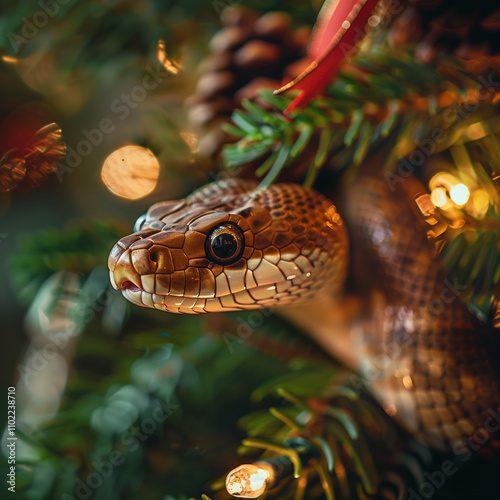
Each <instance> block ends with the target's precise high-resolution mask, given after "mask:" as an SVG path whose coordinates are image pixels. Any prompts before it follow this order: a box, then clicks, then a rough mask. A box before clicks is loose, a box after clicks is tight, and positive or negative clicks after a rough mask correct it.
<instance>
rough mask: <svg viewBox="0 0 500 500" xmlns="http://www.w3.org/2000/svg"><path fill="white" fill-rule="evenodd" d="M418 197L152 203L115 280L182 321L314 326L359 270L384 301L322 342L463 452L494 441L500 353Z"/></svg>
mask: <svg viewBox="0 0 500 500" xmlns="http://www.w3.org/2000/svg"><path fill="white" fill-rule="evenodd" d="M419 192H423V186H421V185H420V184H419V181H417V180H412V179H411V178H410V179H407V180H406V181H405V183H404V187H401V189H398V190H397V191H396V192H393V191H391V189H389V186H388V185H387V182H385V180H384V179H383V178H381V177H377V176H365V177H362V178H360V179H359V180H357V181H356V182H353V183H351V188H350V189H348V190H346V196H345V198H346V202H345V203H344V205H345V206H344V208H345V214H344V215H343V216H341V215H340V213H339V211H338V210H337V208H336V206H335V205H334V204H333V203H332V202H331V201H330V200H329V198H328V197H326V196H324V195H323V194H320V193H319V192H317V191H315V190H313V189H309V188H305V187H303V186H302V185H299V184H294V183H273V184H271V186H269V187H267V188H265V189H262V188H260V187H259V185H258V184H257V182H255V181H252V180H247V179H238V178H229V179H223V180H219V181H217V182H212V183H210V184H207V185H205V186H203V187H202V188H200V189H198V190H197V191H195V192H194V193H192V194H191V195H189V196H187V197H186V198H184V199H181V200H175V201H164V202H160V203H156V204H154V205H153V206H151V208H149V210H148V211H147V212H146V214H144V215H143V216H141V217H140V218H139V219H138V220H137V222H136V224H135V227H134V232H133V233H132V234H131V235H128V236H126V237H124V238H122V239H120V240H119V241H118V242H117V243H116V244H115V245H114V247H113V248H112V250H111V252H110V256H109V263H108V265H109V271H110V280H111V283H112V285H113V287H114V288H115V289H117V290H121V292H122V294H123V295H124V297H125V298H126V299H127V300H129V301H130V302H132V303H133V304H136V305H138V306H143V307H148V308H154V309H158V310H161V311H166V312H170V313H181V314H200V313H212V312H224V311H241V310H247V309H257V308H277V311H278V310H287V308H288V310H289V311H290V310H291V311H292V316H293V314H295V317H300V318H301V321H302V322H303V323H304V324H305V325H306V329H307V327H308V326H310V325H311V324H312V325H313V326H312V327H311V328H310V329H311V330H314V322H315V319H316V320H318V318H320V317H322V318H323V320H324V318H327V319H326V320H324V321H323V322H324V323H325V321H326V322H328V317H329V313H330V311H333V309H334V307H333V306H332V307H331V308H330V306H328V305H326V306H325V305H324V304H325V301H324V300H322V299H324V298H325V297H331V298H332V300H337V299H336V297H337V298H338V297H339V295H341V294H342V292H343V289H344V287H345V282H346V277H347V276H348V274H349V275H352V276H353V278H352V279H353V280H354V282H355V283H357V284H358V285H357V286H358V290H360V291H361V292H362V293H364V294H365V295H367V296H369V295H370V294H371V296H372V297H373V296H375V297H377V300H375V301H374V302H373V301H372V305H371V306H370V307H368V306H367V307H366V308H364V309H363V310H362V311H361V316H362V317H363V318H362V324H361V327H359V325H357V326H356V327H355V328H347V329H342V328H338V329H337V328H336V327H335V325H334V324H333V323H332V324H331V325H328V324H327V323H326V328H323V330H322V333H321V334H320V335H319V338H320V343H321V342H323V343H324V344H325V345H326V344H327V345H335V344H336V343H339V344H341V343H344V348H343V350H342V349H341V350H340V351H339V352H344V353H345V354H346V356H345V357H346V358H347V357H349V356H350V357H351V359H354V362H353V363H351V364H352V365H353V366H354V367H355V368H356V370H358V371H359V372H360V373H361V374H362V375H363V377H364V379H365V380H366V383H367V386H368V387H369V389H370V391H371V392H372V394H373V395H374V396H375V398H376V399H377V400H378V401H379V403H380V404H381V405H382V407H383V408H384V410H386V412H387V413H388V414H389V415H391V416H392V417H394V418H395V419H396V421H398V422H399V423H400V424H401V425H402V426H403V427H404V428H406V429H407V430H408V431H409V432H410V433H411V434H413V435H414V436H416V437H417V438H418V439H421V440H422V441H424V442H426V443H429V444H431V445H432V446H433V447H436V448H440V449H446V450H450V449H452V450H453V451H455V452H456V453H465V452H464V446H465V445H464V437H466V436H468V437H469V438H470V439H476V440H477V441H479V440H480V439H483V438H484V435H485V433H486V434H487V437H488V440H489V439H490V435H493V434H494V432H495V431H496V430H497V429H498V428H500V425H499V424H500V407H499V405H500V392H499V389H498V387H497V384H496V380H497V379H498V377H497V373H496V371H495V368H494V364H495V363H494V360H492V361H491V362H490V358H492V357H494V353H495V352H498V349H497V350H496V351H495V350H492V349H491V348H490V347H489V346H488V344H487V342H486V341H485V338H484V336H482V335H481V333H480V332H478V328H477V326H476V325H474V324H473V321H472V319H471V315H470V313H469V311H468V310H467V309H466V308H465V307H464V305H463V303H462V301H461V300H460V293H461V288H460V286H459V285H458V284H455V283H454V282H453V281H452V280H451V278H449V277H448V275H447V273H446V271H445V269H444V266H443V264H442V262H441V259H439V257H438V256H436V252H435V250H434V248H433V247H432V245H431V244H430V242H429V241H428V238H427V236H426V232H425V228H423V227H422V226H421V225H422V222H423V221H422V217H419V215H418V213H417V210H416V206H415V203H414V202H413V200H414V198H415V194H416V193H417V194H418V193H419ZM373 294H375V295H373ZM369 300H370V299H368V302H367V303H369ZM318 304H321V308H322V313H321V314H318V315H316V313H315V312H314V311H315V307H316V310H318V307H317V306H318ZM301 305H302V309H301ZM324 326H325V324H323V327H324ZM325 332H326V333H325ZM313 337H314V335H313ZM316 338H318V335H316ZM325 339H326V340H325ZM345 346H347V347H345ZM333 350H335V349H333ZM335 354H336V355H337V352H335ZM340 357H342V354H341V355H340ZM482 442H483V443H484V440H483V441H482ZM488 442H489V441H488Z"/></svg>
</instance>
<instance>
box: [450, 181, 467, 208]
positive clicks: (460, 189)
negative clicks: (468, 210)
mask: <svg viewBox="0 0 500 500" xmlns="http://www.w3.org/2000/svg"><path fill="white" fill-rule="evenodd" d="M469 196H470V192H469V189H468V188H467V186H466V185H465V184H456V185H455V186H453V187H452V188H451V189H450V198H451V200H452V201H453V203H455V204H456V205H458V206H462V205H465V204H466V203H467V200H468V199H469Z"/></svg>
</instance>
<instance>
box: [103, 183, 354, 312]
mask: <svg viewBox="0 0 500 500" xmlns="http://www.w3.org/2000/svg"><path fill="white" fill-rule="evenodd" d="M221 225H222V226H223V227H225V228H226V229H228V230H230V231H233V229H234V226H236V233H234V232H233V234H235V235H236V238H235V239H236V240H238V239H241V242H239V241H237V242H236V243H238V245H236V246H239V245H241V248H239V249H237V251H236V254H238V253H240V255H241V256H240V257H239V258H238V259H237V260H236V261H235V262H233V263H230V264H229V265H221V264H220V263H219V262H216V261H214V259H211V258H207V256H208V255H207V244H208V243H207V235H210V233H211V232H213V231H214V230H216V229H217V228H219V227H220V226H221ZM223 232H227V231H223ZM209 251H210V250H208V252H209ZM236 256H237V255H236ZM208 257H209V256H208ZM346 259H347V237H346V232H345V228H344V226H343V224H342V220H341V219H340V216H339V215H338V213H337V211H336V209H335V207H334V206H333V205H332V203H331V202H330V201H328V200H327V199H326V198H325V197H323V196H321V195H319V194H318V193H315V192H314V191H311V190H305V189H303V188H302V187H300V186H299V185H297V184H280V185H276V186H272V187H270V188H269V189H267V190H259V189H257V184H256V183H254V182H250V181H244V180H226V181H222V182H219V183H213V184H208V185H207V186H205V187H203V188H201V189H199V190H198V191H196V192H195V193H193V194H192V195H191V196H189V197H187V198H186V199H185V200H180V201H176V202H164V203H158V204H156V205H153V206H152V207H151V208H150V209H149V210H148V212H147V216H146V219H145V221H144V222H143V224H142V226H141V228H140V230H139V231H138V232H136V233H134V234H132V235H130V236H127V237H125V238H122V239H121V240H120V241H119V242H118V243H117V244H116V245H115V246H114V247H113V249H112V251H111V255H110V258H109V269H110V276H111V282H112V284H113V286H115V288H117V289H118V288H121V289H122V291H123V294H124V296H125V297H126V298H127V299H128V300H130V301H131V302H133V303H134V304H138V305H140V306H145V307H154V308H156V309H160V310H163V311H168V312H175V313H187V314H196V313H205V312H214V311H235V310H241V309H249V308H260V307H274V306H277V305H281V304H286V303H288V302H291V301H295V300H297V299H304V298H307V297H310V296H311V295H314V294H315V293H317V291H318V290H321V289H322V288H324V287H332V286H336V285H337V286H338V285H341V284H342V282H343V280H344V277H345V273H346V268H347V260H346Z"/></svg>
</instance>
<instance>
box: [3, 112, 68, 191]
mask: <svg viewBox="0 0 500 500" xmlns="http://www.w3.org/2000/svg"><path fill="white" fill-rule="evenodd" d="M40 108H42V106H38V105H37V104H36V103H28V104H27V105H22V106H19V107H18V108H16V109H15V110H14V111H13V112H12V113H11V114H10V115H9V116H8V117H7V118H6V119H5V120H4V121H3V122H1V123H0V192H7V191H11V190H13V189H16V188H19V187H22V188H27V189H33V188H36V187H38V186H40V185H41V184H42V183H43V182H45V181H46V180H47V178H48V177H49V175H50V174H51V173H54V172H56V170H57V165H55V162H58V161H63V160H64V157H65V155H66V145H65V144H64V142H63V141H62V138H61V129H60V128H59V126H58V125H57V124H56V123H48V124H47V121H46V120H47V118H48V117H47V114H46V113H44V112H42V111H41V110H40Z"/></svg>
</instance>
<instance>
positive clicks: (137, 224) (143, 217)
mask: <svg viewBox="0 0 500 500" xmlns="http://www.w3.org/2000/svg"><path fill="white" fill-rule="evenodd" d="M146 216H147V214H142V215H141V216H140V217H139V218H138V219H137V220H136V221H135V224H134V233H135V232H137V231H140V230H141V226H142V225H143V224H144V221H145V220H146Z"/></svg>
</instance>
